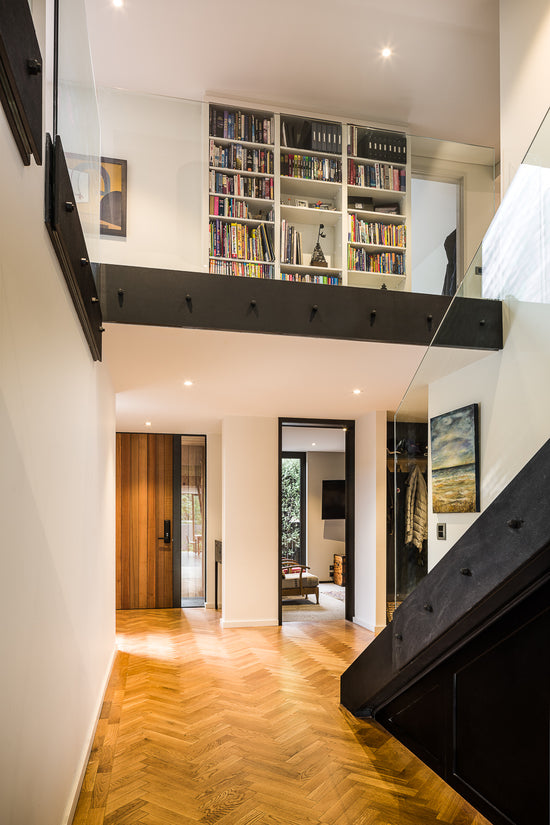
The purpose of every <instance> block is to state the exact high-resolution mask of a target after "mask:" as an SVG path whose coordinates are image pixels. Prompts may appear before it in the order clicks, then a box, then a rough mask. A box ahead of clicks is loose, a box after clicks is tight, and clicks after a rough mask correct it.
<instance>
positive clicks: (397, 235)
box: [348, 214, 406, 249]
mask: <svg viewBox="0 0 550 825" xmlns="http://www.w3.org/2000/svg"><path fill="white" fill-rule="evenodd" d="M348 241H349V242H350V243H370V244H376V245H377V246H401V247H403V249H404V248H405V246H406V234H405V226H404V224H399V225H397V226H396V225H394V224H387V223H377V222H372V223H371V222H368V223H367V221H363V220H361V218H358V217H357V215H353V214H352V215H348Z"/></svg>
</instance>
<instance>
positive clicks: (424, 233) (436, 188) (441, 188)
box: [410, 173, 463, 296]
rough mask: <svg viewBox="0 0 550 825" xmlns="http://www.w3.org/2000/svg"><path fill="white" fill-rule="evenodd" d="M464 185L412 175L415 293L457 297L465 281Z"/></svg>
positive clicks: (413, 281)
mask: <svg viewBox="0 0 550 825" xmlns="http://www.w3.org/2000/svg"><path fill="white" fill-rule="evenodd" d="M461 215H462V182H461V181H460V180H451V179H448V178H443V177H441V178H435V177H427V176H425V175H418V174H415V173H413V176H412V179H411V229H410V232H411V237H412V236H414V246H413V247H412V251H411V256H412V259H411V265H412V266H411V271H412V275H411V277H412V282H411V283H412V291H413V292H423V293H424V294H431V295H450V296H452V295H454V294H455V292H456V290H457V287H458V286H459V285H460V281H461V279H462V267H463V263H462V261H463V256H462V220H461Z"/></svg>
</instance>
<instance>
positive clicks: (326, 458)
mask: <svg viewBox="0 0 550 825" xmlns="http://www.w3.org/2000/svg"><path fill="white" fill-rule="evenodd" d="M345 477H346V454H345V453H321V452H309V453H307V564H308V565H309V567H310V568H311V573H313V575H314V576H318V577H319V579H320V580H321V581H330V578H329V576H330V570H329V568H330V565H331V564H332V563H333V559H334V554H335V553H338V554H343V553H345V547H346V545H345V543H344V542H343V541H333V540H331V539H329V538H325V524H327V522H324V521H323V520H322V518H321V497H322V491H323V480H325V479H343V478H345ZM328 526H329V528H330V522H329V523H328Z"/></svg>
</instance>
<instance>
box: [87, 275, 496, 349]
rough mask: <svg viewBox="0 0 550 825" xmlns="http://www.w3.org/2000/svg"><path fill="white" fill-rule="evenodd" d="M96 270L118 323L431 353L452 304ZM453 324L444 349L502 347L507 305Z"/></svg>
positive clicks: (462, 315)
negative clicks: (423, 348) (374, 343)
mask: <svg viewBox="0 0 550 825" xmlns="http://www.w3.org/2000/svg"><path fill="white" fill-rule="evenodd" d="M96 266H97V267H98V270H99V288H100V297H101V305H102V307H103V316H104V321H106V322H110V323H120V324H141V325H145V326H161V327H184V328H192V329H216V330H226V331H234V332H258V333H268V334H275V335H296V336H305V337H312V338H337V339H344V340H348V341H378V342H380V343H392V344H411V345H420V346H427V345H428V344H429V343H430V342H431V340H432V338H433V335H434V333H435V331H436V330H437V328H438V326H439V324H440V322H441V320H442V318H443V316H444V315H445V313H446V312H447V309H448V308H449V303H450V298H448V297H447V296H441V295H422V294H418V293H411V292H397V291H390V290H382V289H362V288H358V287H344V288H343V287H340V286H326V285H324V284H300V283H288V282H285V281H271V280H262V279H254V278H238V277H232V276H227V275H212V274H209V273H205V272H204V273H203V272H180V271H177V270H169V269H149V268H146V267H137V266H118V265H116V264H100V265H96ZM449 315H451V313H449ZM452 319H453V323H452V325H451V326H450V329H449V330H448V331H446V332H445V334H441V335H438V340H437V345H438V346H446V347H461V348H466V349H481V350H498V349H501V348H502V307H501V303H500V301H487V300H482V299H480V300H477V299H476V300H473V299H469V298H461V299H457V300H455V302H454V307H453V311H452Z"/></svg>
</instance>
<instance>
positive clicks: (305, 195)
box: [98, 88, 494, 293]
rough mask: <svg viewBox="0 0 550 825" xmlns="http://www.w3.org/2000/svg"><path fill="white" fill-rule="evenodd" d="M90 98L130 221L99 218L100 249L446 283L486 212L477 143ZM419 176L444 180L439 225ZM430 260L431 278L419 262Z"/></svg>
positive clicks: (157, 261)
mask: <svg viewBox="0 0 550 825" xmlns="http://www.w3.org/2000/svg"><path fill="white" fill-rule="evenodd" d="M98 102H99V112H100V121H101V132H102V136H101V154H102V155H103V156H104V157H106V158H110V159H114V160H117V161H119V162H124V164H125V167H126V169H127V180H126V181H125V183H124V184H123V185H122V188H123V191H122V193H121V201H122V203H123V204H124V205H125V214H126V218H127V220H126V225H125V228H124V230H123V231H118V232H113V231H108V227H105V225H104V223H103V221H102V223H101V228H100V241H99V245H98V250H99V252H98V260H99V261H100V262H103V263H110V264H120V265H128V266H144V267H150V268H161V269H172V270H182V271H193V272H212V273H218V274H226V275H235V276H245V277H259V278H269V279H276V280H285V281H301V282H304V281H305V282H313V283H324V284H339V285H350V286H358V287H370V288H376V289H379V288H384V289H399V290H410V289H412V290H413V291H424V292H439V293H441V292H443V291H444V289H446V291H447V292H452V291H453V290H454V288H455V285H456V284H457V283H460V281H461V279H462V270H463V266H462V262H463V260H465V258H466V256H467V255H470V248H471V247H472V246H475V244H477V243H479V241H480V239H481V237H482V235H483V233H484V231H485V230H486V228H487V226H488V224H489V222H490V220H491V217H492V215H493V205H494V163H493V154H492V151H490V150H487V149H483V148H480V147H471V146H463V145H460V144H456V143H450V142H448V141H447V142H446V141H436V140H427V139H420V138H411V137H408V136H406V135H402V136H400V135H398V133H390V132H383V133H382V132H379V130H372V129H367V128H366V127H360V126H356V125H352V124H348V123H345V122H344V123H343V122H341V121H340V122H339V123H335V124H329V123H327V122H325V121H316V120H313V119H308V118H305V117H301V116H298V115H296V114H287V113H285V112H284V110H277V111H275V110H268V109H265V108H261V107H258V108H253V107H252V106H251V105H250V104H248V105H238V104H230V103H217V102H211V103H207V102H204V101H197V100H184V99H178V98H170V97H162V96H158V95H149V94H138V93H133V92H127V91H122V90H119V89H108V88H100V89H99V90H98ZM375 134H382V135H384V140H385V143H384V144H382V143H381V144H380V145H378V144H376V143H373V140H372V138H373V135H375ZM397 137H399V138H400V139H401V138H402V141H401V143H399V142H398V139H397ZM407 147H408V148H407ZM398 150H399V152H398ZM392 152H395V157H396V158H397V160H396V159H395V158H392V156H391V153H392ZM369 155H372V156H373V157H372V158H371V157H369ZM388 158H389V159H388ZM103 166H105V163H104V164H103ZM417 179H418V181H419V182H420V185H421V186H422V185H424V187H428V190H429V189H430V187H434V186H436V187H437V186H438V185H439V186H443V187H447V188H448V189H450V191H451V197H452V199H453V203H452V209H454V215H453V219H451V220H450V221H449V222H448V225H447V224H445V225H444V226H440V225H438V226H437V227H435V225H434V221H433V208H432V207H433V204H434V203H435V202H436V201H435V200H434V196H433V194H432V193H431V192H430V191H428V194H427V195H426V194H425V193H422V194H423V197H421V198H420V201H419V203H420V206H418V207H417V208H415V203H414V188H413V184H414V182H415V181H416V180H417ZM101 197H102V198H104V193H103V192H101ZM102 202H103V201H102ZM428 206H430V209H431V211H430V210H428ZM436 208H437V207H436ZM439 211H441V210H439ZM423 213H425V214H424V216H423ZM453 231H455V232H456V242H455V247H454V250H456V251H454V250H449V251H448V252H447V251H446V248H445V240H446V238H447V236H448V235H449V234H452V232H453ZM415 250H420V253H419V254H420V262H419V263H417V258H418V255H417V257H416V258H415V254H416V253H415ZM422 250H424V252H422ZM447 254H449V255H450V256H451V257H450V259H449V258H448V257H447ZM435 255H437V256H439V257H438V260H439V263H435V264H434V261H433V260H432V258H434V256H435ZM422 256H423V257H422ZM426 258H430V260H429V261H426ZM449 260H451V261H452V277H450V276H449V278H447V285H445V272H446V268H447V264H448V263H449ZM427 266H428V268H429V266H431V271H432V273H433V272H434V271H435V272H436V275H435V276H433V277H431V280H430V278H429V277H428V278H426V277H423V276H422V273H421V274H420V275H419V274H418V273H417V272H416V268H417V267H419V270H420V269H422V270H423V271H424V272H425V270H426V267H427ZM428 282H429V286H428V285H427V283H428Z"/></svg>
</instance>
